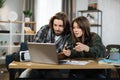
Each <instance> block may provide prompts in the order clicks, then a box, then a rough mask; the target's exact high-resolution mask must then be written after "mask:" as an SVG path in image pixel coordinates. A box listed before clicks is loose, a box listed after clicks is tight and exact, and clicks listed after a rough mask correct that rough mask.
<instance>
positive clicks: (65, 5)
mask: <svg viewBox="0 0 120 80" xmlns="http://www.w3.org/2000/svg"><path fill="white" fill-rule="evenodd" d="M73 1H74V2H73ZM75 2H76V0H62V11H63V12H65V13H66V14H67V15H68V17H69V19H70V21H72V19H73V17H74V16H73V15H74V9H75V8H74V3H75Z"/></svg>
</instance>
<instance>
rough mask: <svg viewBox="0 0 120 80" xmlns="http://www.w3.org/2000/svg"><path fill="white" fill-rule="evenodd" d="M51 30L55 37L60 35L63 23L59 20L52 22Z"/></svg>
mask: <svg viewBox="0 0 120 80" xmlns="http://www.w3.org/2000/svg"><path fill="white" fill-rule="evenodd" d="M53 30H54V32H55V35H57V36H58V35H61V34H62V33H63V31H64V27H63V21H62V20H59V19H55V20H54V21H53Z"/></svg>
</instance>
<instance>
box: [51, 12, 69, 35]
mask: <svg viewBox="0 0 120 80" xmlns="http://www.w3.org/2000/svg"><path fill="white" fill-rule="evenodd" d="M55 19H59V20H62V21H63V27H64V31H63V34H68V33H70V21H69V19H68V17H67V15H66V14H65V13H64V12H58V13H56V14H55V15H54V16H53V17H52V18H51V19H50V22H49V26H50V27H51V28H53V22H54V20H55Z"/></svg>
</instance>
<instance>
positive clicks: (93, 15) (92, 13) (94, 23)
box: [77, 10, 102, 37]
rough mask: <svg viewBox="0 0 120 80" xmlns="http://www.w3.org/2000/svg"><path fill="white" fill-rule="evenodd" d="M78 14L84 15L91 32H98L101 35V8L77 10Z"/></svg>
mask: <svg viewBox="0 0 120 80" xmlns="http://www.w3.org/2000/svg"><path fill="white" fill-rule="evenodd" d="M77 12H78V16H80V15H81V16H85V17H86V18H87V19H88V20H89V22H90V27H91V28H92V27H96V28H92V29H91V30H93V31H92V32H96V33H98V34H99V35H100V36H101V37H102V11H101V10H78V11H77Z"/></svg>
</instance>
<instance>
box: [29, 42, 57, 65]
mask: <svg viewBox="0 0 120 80" xmlns="http://www.w3.org/2000/svg"><path fill="white" fill-rule="evenodd" d="M28 49H29V53H30V61H31V62H35V63H46V64H58V63H59V61H58V58H57V53H56V45H55V43H35V42H31V43H28Z"/></svg>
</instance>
